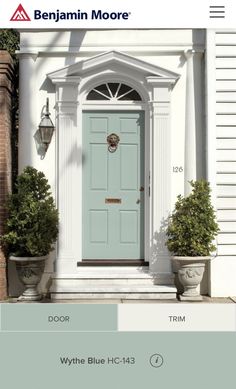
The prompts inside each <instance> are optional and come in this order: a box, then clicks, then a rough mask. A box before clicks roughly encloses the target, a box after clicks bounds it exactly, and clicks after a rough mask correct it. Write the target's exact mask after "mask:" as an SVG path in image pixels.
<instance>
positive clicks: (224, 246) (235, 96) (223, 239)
mask: <svg viewBox="0 0 236 389" xmlns="http://www.w3.org/2000/svg"><path fill="white" fill-rule="evenodd" d="M215 45H216V49H215V78H216V88H215V91H216V149H217V150H216V167H217V173H216V197H217V198H216V206H217V218H218V222H219V225H220V228H221V232H220V233H219V235H218V240H217V242H218V255H219V256H221V257H222V258H224V257H227V258H228V256H235V255H236V30H234V31H216V32H215Z"/></svg>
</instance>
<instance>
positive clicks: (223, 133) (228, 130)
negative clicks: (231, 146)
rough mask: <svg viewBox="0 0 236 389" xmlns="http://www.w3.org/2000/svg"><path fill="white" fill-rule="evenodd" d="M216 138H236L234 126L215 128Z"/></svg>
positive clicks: (235, 127)
mask: <svg viewBox="0 0 236 389" xmlns="http://www.w3.org/2000/svg"><path fill="white" fill-rule="evenodd" d="M216 136H217V138H218V139H219V138H225V139H226V138H229V139H235V138H236V126H217V127H216Z"/></svg>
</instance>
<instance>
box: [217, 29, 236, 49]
mask: <svg viewBox="0 0 236 389" xmlns="http://www.w3.org/2000/svg"><path fill="white" fill-rule="evenodd" d="M215 42H216V45H217V46H218V45H220V46H227V45H236V32H235V31H233V32H231V31H226V32H216V35H215Z"/></svg>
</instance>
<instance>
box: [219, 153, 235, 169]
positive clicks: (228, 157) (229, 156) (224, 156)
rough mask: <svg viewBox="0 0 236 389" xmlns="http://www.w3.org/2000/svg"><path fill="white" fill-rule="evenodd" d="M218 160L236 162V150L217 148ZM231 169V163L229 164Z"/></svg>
mask: <svg viewBox="0 0 236 389" xmlns="http://www.w3.org/2000/svg"><path fill="white" fill-rule="evenodd" d="M216 160H217V161H218V162H219V161H222V162H223V161H229V162H236V150H217V151H216ZM228 166H229V169H230V166H231V164H228Z"/></svg>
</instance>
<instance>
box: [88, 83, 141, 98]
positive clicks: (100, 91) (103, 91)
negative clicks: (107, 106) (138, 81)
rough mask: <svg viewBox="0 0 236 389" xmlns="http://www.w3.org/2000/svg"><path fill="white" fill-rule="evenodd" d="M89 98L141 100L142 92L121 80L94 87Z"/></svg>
mask: <svg viewBox="0 0 236 389" xmlns="http://www.w3.org/2000/svg"><path fill="white" fill-rule="evenodd" d="M87 100H112V101H114V100H116V101H117V100H119V101H141V100H142V99H141V96H140V94H139V93H138V92H137V91H136V90H135V89H133V88H131V87H130V86H128V85H126V84H122V83H119V82H108V83H105V84H101V85H98V86H96V88H94V89H92V90H91V91H90V92H89V94H88V96H87Z"/></svg>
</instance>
